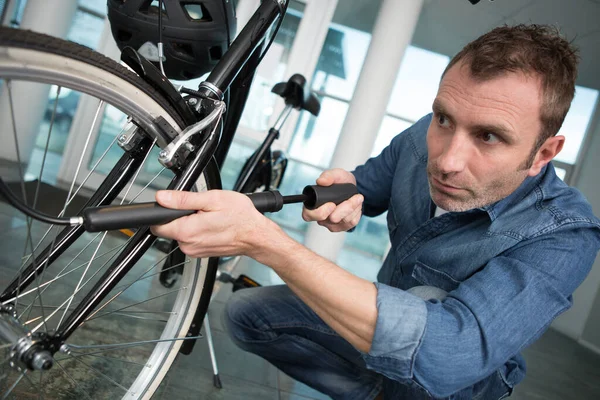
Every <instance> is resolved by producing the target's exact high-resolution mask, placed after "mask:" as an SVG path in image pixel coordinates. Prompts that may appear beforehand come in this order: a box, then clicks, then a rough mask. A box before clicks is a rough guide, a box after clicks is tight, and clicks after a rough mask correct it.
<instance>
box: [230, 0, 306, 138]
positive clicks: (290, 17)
mask: <svg viewBox="0 0 600 400" xmlns="http://www.w3.org/2000/svg"><path fill="white" fill-rule="evenodd" d="M304 8H305V6H304V4H303V3H301V2H299V1H295V0H291V1H290V4H289V6H288V12H287V14H286V16H285V17H284V19H283V22H282V23H281V27H280V28H279V32H278V33H277V36H276V37H275V40H274V42H273V44H272V45H271V48H270V49H269V51H268V52H267V54H266V55H265V57H264V59H263V60H262V62H261V63H260V65H259V66H258V68H257V70H256V74H255V76H254V80H253V83H252V87H251V88H250V94H249V98H250V99H252V100H251V101H248V102H247V103H246V106H245V108H244V113H243V114H242V119H241V121H240V125H242V126H245V127H248V128H251V129H254V130H258V131H261V132H263V131H266V130H268V129H269V118H270V117H271V115H272V114H273V106H274V104H275V101H276V100H277V99H278V97H277V96H276V95H274V94H273V93H271V88H272V87H273V86H274V85H275V84H276V83H279V82H281V81H283V80H284V78H285V79H287V77H284V73H285V70H286V67H287V61H288V57H289V55H290V50H291V49H292V46H293V45H294V40H295V38H296V32H297V31H298V26H299V25H300V20H301V19H302V16H303V13H304Z"/></svg>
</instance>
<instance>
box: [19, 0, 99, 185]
mask: <svg viewBox="0 0 600 400" xmlns="http://www.w3.org/2000/svg"><path fill="white" fill-rule="evenodd" d="M83 3H84V2H83V0H80V1H79V4H80V7H79V8H78V10H77V11H76V14H75V18H74V19H73V23H72V25H71V28H70V30H69V33H68V34H67V40H71V41H73V42H76V43H79V44H82V45H84V46H87V47H90V48H92V49H94V48H96V47H97V46H98V43H99V41H100V36H101V34H102V30H103V28H104V13H105V12H106V2H105V1H103V2H102V3H103V4H104V8H103V13H102V14H100V15H99V14H98V13H97V12H95V8H94V5H95V4H96V8H98V7H97V4H99V3H100V2H99V1H92V2H89V1H86V2H85V6H86V8H82V7H81V5H82V4H83ZM90 9H92V11H90ZM79 98H80V93H79V92H76V91H72V90H70V89H67V88H61V89H60V91H59V90H58V87H56V86H53V87H51V88H50V91H49V93H48V103H47V106H46V111H45V113H44V117H43V120H42V122H41V124H40V129H39V133H38V135H37V138H36V143H35V147H34V149H33V154H32V157H31V158H30V160H31V162H30V163H29V165H28V168H27V173H29V174H32V175H33V176H35V177H37V176H38V175H39V172H40V170H41V161H42V160H44V158H43V157H42V156H39V157H37V156H36V153H37V154H40V155H41V154H43V153H44V149H45V148H46V145H48V150H49V152H48V154H47V155H46V160H45V162H46V166H45V167H44V175H43V179H44V181H46V182H48V183H55V182H56V179H57V174H58V170H59V166H60V162H61V159H62V152H63V149H64V148H65V145H66V142H67V139H68V136H69V130H70V129H71V123H72V122H73V117H74V115H75V111H76V110H77V106H78V104H79ZM55 106H56V111H54V109H55ZM52 115H54V122H53V125H52V131H51V132H50V138H49V140H48V135H49V130H50V122H51V120H52Z"/></svg>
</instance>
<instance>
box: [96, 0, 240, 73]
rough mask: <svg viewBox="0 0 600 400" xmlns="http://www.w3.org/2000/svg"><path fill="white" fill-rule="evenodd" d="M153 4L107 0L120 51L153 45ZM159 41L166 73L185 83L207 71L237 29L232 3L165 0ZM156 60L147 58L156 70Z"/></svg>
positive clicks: (155, 27) (146, 0)
mask: <svg viewBox="0 0 600 400" xmlns="http://www.w3.org/2000/svg"><path fill="white" fill-rule="evenodd" d="M158 4H159V2H158V1H157V0H108V20H109V21H110V26H111V31H112V35H113V37H114V38H115V41H116V42H117V46H118V47H119V49H120V50H123V48H125V47H127V46H130V47H133V48H134V49H136V50H139V49H140V47H141V46H142V45H144V44H145V43H146V42H152V43H154V45H156V44H157V43H158V39H159V34H158V30H159V29H158ZM162 4H163V9H162V21H161V23H162V42H163V52H164V56H165V58H164V61H163V67H164V70H165V75H166V76H167V77H168V78H170V79H177V80H188V79H193V78H197V77H199V76H202V75H204V74H205V73H207V72H209V71H210V70H211V69H212V68H213V67H214V65H215V64H217V62H218V61H219V59H220V58H221V57H222V55H223V54H224V53H225V51H226V50H227V48H228V46H229V42H230V40H231V39H232V38H233V36H234V34H235V30H236V19H235V11H234V7H235V4H234V2H233V0H164V1H163V2H162ZM157 60H158V57H157V58H156V60H151V61H153V63H154V64H155V65H156V66H158V61H157Z"/></svg>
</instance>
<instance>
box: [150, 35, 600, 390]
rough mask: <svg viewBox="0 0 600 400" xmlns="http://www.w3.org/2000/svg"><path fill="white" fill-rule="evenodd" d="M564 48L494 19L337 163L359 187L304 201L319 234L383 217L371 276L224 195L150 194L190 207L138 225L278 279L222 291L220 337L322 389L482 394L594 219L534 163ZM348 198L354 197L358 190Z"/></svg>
mask: <svg viewBox="0 0 600 400" xmlns="http://www.w3.org/2000/svg"><path fill="white" fill-rule="evenodd" d="M576 65H577V56H576V53H575V51H574V50H573V49H572V48H571V46H570V45H569V43H568V42H566V41H565V40H563V39H561V38H560V37H559V35H558V34H557V33H556V32H555V31H554V30H552V29H551V28H549V27H544V26H536V25H533V26H523V25H520V26H516V27H500V28H496V29H494V30H492V31H491V32H489V33H487V34H485V35H483V36H482V37H480V38H478V39H477V40H475V41H474V42H472V43H470V44H469V45H467V46H466V47H465V48H464V49H463V50H462V51H461V52H460V53H459V54H457V55H456V56H455V57H454V58H453V59H452V60H451V62H450V64H449V65H448V67H447V69H446V71H445V73H444V75H443V77H442V80H441V82H440V86H439V91H438V93H437V96H436V98H435V101H434V102H433V115H428V116H426V117H424V118H423V119H421V120H420V121H418V122H417V123H416V124H414V125H413V126H412V127H411V128H409V129H407V130H406V131H405V132H403V133H402V134H400V135H398V136H397V137H396V138H394V140H393V141H392V142H391V144H390V145H389V146H388V147H387V148H386V149H384V150H383V152H382V153H381V154H380V155H379V156H378V157H376V158H373V159H370V160H369V161H367V162H366V164H365V165H363V166H360V167H358V168H357V169H356V170H355V171H353V172H352V173H350V172H346V171H343V170H339V169H334V170H330V171H326V172H324V173H323V174H322V175H321V177H320V178H319V179H318V180H317V183H319V184H321V185H330V184H332V183H342V182H352V183H356V184H357V186H358V189H359V193H360V194H359V195H356V196H354V197H353V198H351V199H349V200H347V201H346V202H344V203H342V204H340V205H339V206H337V207H335V206H334V205H333V204H331V203H330V204H325V205H323V206H322V207H320V208H319V209H317V210H314V211H308V210H304V211H303V216H304V218H305V219H306V220H316V221H319V223H320V224H321V225H324V226H327V227H328V228H329V229H330V230H332V231H340V230H348V229H350V228H352V227H354V226H356V224H357V223H358V220H359V219H360V216H361V214H365V215H367V216H374V215H378V214H381V213H382V212H384V211H386V210H387V212H388V217H387V218H388V226H389V231H390V239H391V243H392V249H391V250H390V252H389V255H388V256H387V258H386V260H385V262H384V264H383V266H382V269H381V271H380V273H379V276H378V281H379V282H378V283H375V284H373V283H371V282H368V281H365V280H363V279H360V278H358V277H356V276H353V275H351V274H350V273H348V272H346V271H344V270H343V269H341V268H340V267H338V266H336V265H335V264H333V263H331V262H329V261H328V260H325V259H323V258H321V257H319V256H318V255H316V254H314V253H312V252H311V251H310V250H308V249H306V248H305V247H303V246H302V245H300V244H298V243H296V242H295V241H293V240H292V239H291V238H289V237H288V236H287V235H285V233H283V231H282V230H281V229H280V228H279V227H278V226H277V225H275V224H274V223H273V222H272V221H270V220H269V219H267V218H265V217H264V216H262V215H261V214H259V213H258V212H257V211H256V210H254V208H253V207H252V204H251V202H250V200H249V199H248V198H247V197H246V196H244V195H241V194H238V193H233V192H224V191H211V192H207V193H202V194H193V193H172V192H160V193H158V195H157V199H158V201H159V202H160V203H161V204H163V205H164V206H166V207H172V208H194V209H198V210H200V212H199V213H197V214H195V215H193V216H188V217H185V218H182V219H180V220H177V221H174V222H172V223H170V224H168V225H164V226H161V227H154V228H153V229H154V232H155V233H156V234H157V235H161V236H166V237H170V238H175V239H177V240H179V242H180V245H181V250H182V251H183V252H185V253H187V254H189V255H192V256H197V257H205V256H209V255H231V254H243V255H247V256H249V257H252V258H254V259H256V260H257V261H259V262H261V263H263V264H265V265H268V266H270V267H271V268H273V270H274V271H275V272H277V274H279V276H280V277H281V278H282V279H283V280H284V281H285V282H286V283H287V285H286V286H274V287H264V288H257V289H250V290H242V291H239V292H237V293H236V294H235V295H234V296H233V297H232V299H231V301H230V302H229V304H228V308H227V311H226V320H227V325H228V328H229V331H230V334H231V335H232V338H233V340H234V341H235V342H236V343H237V344H238V345H239V346H240V347H241V348H243V349H246V350H248V351H251V352H254V353H256V354H259V355H260V356H262V357H264V358H265V359H267V360H269V361H270V362H271V363H273V364H274V365H275V366H277V367H278V368H280V369H281V370H282V371H284V372H286V373H287V374H289V375H290V376H292V377H294V378H295V379H297V380H299V381H302V382H304V383H306V384H308V385H310V386H312V387H314V388H316V389H318V390H320V391H322V392H324V393H326V394H328V395H330V396H331V397H333V398H336V399H337V398H339V399H373V398H386V399H388V398H389V399H428V398H451V399H471V398H478V399H499V398H503V397H506V396H507V395H509V394H510V393H511V392H512V390H513V387H514V386H515V385H516V384H517V383H518V382H519V381H521V380H522V379H523V377H524V374H525V365H524V361H523V359H522V357H521V356H520V355H519V352H520V351H522V350H523V349H524V348H525V347H526V346H528V345H530V344H531V343H532V342H533V341H535V340H536V339H537V338H539V337H540V335H541V334H542V333H543V332H544V331H545V330H546V329H547V327H548V326H549V325H550V323H551V322H552V320H553V319H554V318H555V317H556V316H557V315H558V314H560V313H561V312H563V311H565V310H566V309H568V308H569V307H570V305H571V303H572V297H571V295H572V293H573V291H574V290H575V289H576V288H577V287H578V286H579V285H580V284H581V282H582V281H583V279H584V278H585V276H586V275H587V274H588V272H589V270H590V268H591V266H592V264H593V262H594V259H595V256H596V253H597V251H598V248H599V247H600V223H599V221H598V220H597V219H596V218H595V217H594V216H593V214H592V211H591V208H590V206H589V204H588V203H587V202H586V201H585V199H584V198H583V196H582V195H581V194H580V193H579V192H578V191H577V190H575V189H572V188H569V187H568V186H566V185H565V184H564V183H563V182H562V181H561V180H560V179H559V178H557V177H556V174H555V172H554V168H553V166H552V165H551V164H549V162H550V161H551V160H552V158H553V157H554V156H556V154H558V152H559V151H560V150H561V149H562V147H563V143H564V141H565V138H564V137H563V136H557V135H556V134H557V132H558V130H559V128H560V126H561V124H562V122H563V120H564V117H565V115H566V113H567V111H568V109H569V106H570V103H571V100H572V99H573V96H574V82H575V77H576ZM363 198H364V202H363Z"/></svg>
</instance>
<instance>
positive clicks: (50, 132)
mask: <svg viewBox="0 0 600 400" xmlns="http://www.w3.org/2000/svg"><path fill="white" fill-rule="evenodd" d="M61 89H62V86H57V89H56V97H55V98H54V107H53V109H52V116H51V117H50V126H49V127H48V136H47V137H46V146H45V147H44V157H43V158H42V166H41V167H40V175H39V178H38V182H37V185H36V188H35V196H33V208H35V206H36V205H37V200H38V195H39V194H40V185H41V183H42V176H43V174H44V166H45V165H46V155H47V154H48V148H49V147H50V137H51V135H52V128H53V127H54V118H55V117H56V108H57V107H58V97H59V96H60V90H61Z"/></svg>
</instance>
